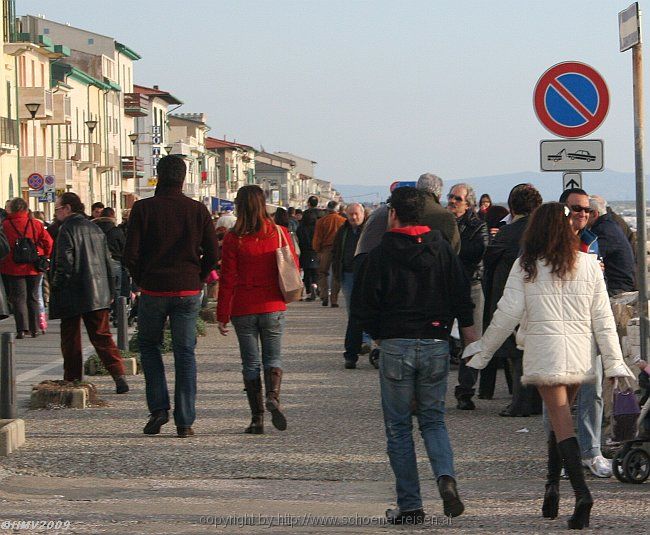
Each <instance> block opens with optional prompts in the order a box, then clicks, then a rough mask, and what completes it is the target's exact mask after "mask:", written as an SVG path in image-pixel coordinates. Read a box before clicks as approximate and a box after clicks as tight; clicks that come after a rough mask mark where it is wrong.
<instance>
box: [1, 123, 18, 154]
mask: <svg viewBox="0 0 650 535" xmlns="http://www.w3.org/2000/svg"><path fill="white" fill-rule="evenodd" d="M0 148H4V149H10V150H13V149H17V148H18V121H14V120H13V119H9V118H7V117H0Z"/></svg>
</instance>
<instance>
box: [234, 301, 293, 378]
mask: <svg viewBox="0 0 650 535" xmlns="http://www.w3.org/2000/svg"><path fill="white" fill-rule="evenodd" d="M230 321H232V325H233V327H234V328H235V332H236V333H237V340H238V341H239V353H240V355H241V361H242V372H243V374H244V379H246V380H252V379H256V378H257V377H259V375H260V371H261V369H262V363H263V365H264V369H267V370H268V369H269V368H282V332H283V331H284V312H267V313H266V314H248V315H246V316H234V317H232V318H231V319H230ZM260 341H261V343H262V353H261V359H260Z"/></svg>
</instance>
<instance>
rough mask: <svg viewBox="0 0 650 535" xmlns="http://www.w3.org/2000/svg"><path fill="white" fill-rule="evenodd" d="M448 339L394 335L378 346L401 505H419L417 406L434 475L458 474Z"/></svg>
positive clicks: (391, 455) (391, 456) (406, 507)
mask: <svg viewBox="0 0 650 535" xmlns="http://www.w3.org/2000/svg"><path fill="white" fill-rule="evenodd" d="M448 375H449V345H448V343H447V342H444V341H440V340H417V339H406V338H393V339H388V340H382V341H381V345H380V348H379V377H380V385H381V404H382V408H383V411H384V424H385V426H386V439H387V442H388V457H389V459H390V465H391V467H392V469H393V473H394V474H395V479H396V483H395V488H396V490H397V505H398V506H399V508H400V509H401V510H402V511H410V510H413V509H420V508H421V507H422V498H421V496H420V480H419V476H418V468H417V460H416V457H415V446H414V444H413V421H412V417H413V407H412V401H413V400H415V402H416V403H417V410H416V412H415V415H416V416H417V419H418V424H419V427H420V434H421V435H422V439H423V440H424V446H425V448H426V450H427V455H428V457H429V462H430V463H431V468H432V470H433V473H434V475H435V476H436V479H437V478H440V476H445V475H446V476H451V477H454V456H453V452H452V450H451V444H450V442H449V435H448V434H447V427H446V426H445V394H446V392H447V376H448Z"/></svg>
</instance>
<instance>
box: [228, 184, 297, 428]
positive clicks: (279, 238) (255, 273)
mask: <svg viewBox="0 0 650 535" xmlns="http://www.w3.org/2000/svg"><path fill="white" fill-rule="evenodd" d="M235 206H236V209H237V223H235V226H234V227H233V229H232V230H231V231H230V232H228V233H227V234H226V236H225V237H224V240H223V250H222V257H221V275H220V282H219V300H218V302H217V320H218V323H219V332H221V334H222V335H224V336H225V335H226V334H228V322H229V321H232V324H233V326H234V327H235V332H236V333H237V339H238V341H239V350H240V353H241V359H242V373H243V375H244V387H245V389H246V396H247V397H248V404H249V405H250V408H251V413H252V416H253V419H252V421H251V424H250V425H249V426H248V427H247V428H246V430H245V432H246V433H253V434H260V433H263V432H264V399H263V397H262V382H261V380H260V368H261V365H262V364H263V366H264V385H265V388H266V408H267V409H268V410H269V411H270V412H271V421H272V422H273V425H274V426H275V427H276V428H277V429H279V430H281V431H284V430H285V429H286V428H287V420H286V418H285V416H284V414H283V413H282V409H281V407H280V384H281V382H282V355H281V341H282V332H283V330H284V311H285V310H286V309H287V306H286V303H285V302H284V299H283V297H282V292H281V291H280V286H279V283H278V265H277V261H276V253H275V251H276V249H278V247H279V246H280V243H281V244H282V245H283V246H284V245H286V244H287V243H288V244H289V246H290V247H291V251H292V252H293V256H294V261H295V262H296V266H297V265H298V259H297V258H296V254H295V250H294V247H293V241H292V239H291V237H290V236H289V233H288V231H287V229H285V228H283V227H279V226H277V225H276V224H275V223H274V222H273V220H272V219H271V218H270V217H269V216H268V214H267V212H266V201H265V198H264V192H263V191H262V189H261V188H260V187H259V186H244V187H242V188H240V189H239V191H238V192H237V198H236V199H235ZM259 341H261V346H262V352H261V359H260V349H259Z"/></svg>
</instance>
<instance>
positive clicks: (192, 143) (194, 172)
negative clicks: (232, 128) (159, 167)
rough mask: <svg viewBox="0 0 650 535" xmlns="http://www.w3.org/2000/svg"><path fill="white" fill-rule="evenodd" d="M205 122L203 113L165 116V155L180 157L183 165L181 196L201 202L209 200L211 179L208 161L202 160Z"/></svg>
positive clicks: (204, 155) (211, 171)
mask: <svg viewBox="0 0 650 535" xmlns="http://www.w3.org/2000/svg"><path fill="white" fill-rule="evenodd" d="M206 121H207V119H206V115H205V114H204V113H179V114H170V115H168V125H169V131H168V140H169V152H168V154H175V155H177V156H182V157H183V158H184V159H185V162H186V163H187V176H186V178H185V184H184V186H183V193H185V195H187V196H188V197H192V198H193V199H196V200H200V201H202V202H206V197H210V192H211V190H212V187H213V182H212V180H213V179H214V176H215V173H214V171H213V170H211V169H210V168H209V163H210V162H211V161H212V159H211V158H207V157H206V146H205V143H206V134H207V132H208V131H209V130H210V127H209V126H208V125H207V123H206ZM213 165H214V164H213Z"/></svg>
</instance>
